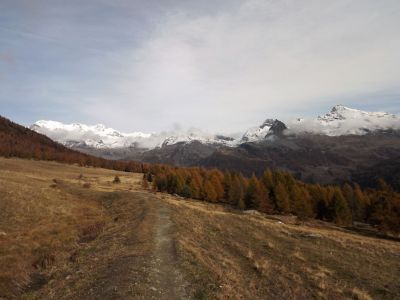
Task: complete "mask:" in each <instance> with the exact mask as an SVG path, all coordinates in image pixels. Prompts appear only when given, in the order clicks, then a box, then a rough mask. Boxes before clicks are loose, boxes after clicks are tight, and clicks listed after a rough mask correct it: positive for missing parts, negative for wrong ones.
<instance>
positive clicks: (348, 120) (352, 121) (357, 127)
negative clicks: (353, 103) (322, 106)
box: [288, 105, 400, 136]
mask: <svg viewBox="0 0 400 300" xmlns="http://www.w3.org/2000/svg"><path fill="white" fill-rule="evenodd" d="M288 127H289V132H295V133H302V132H303V133H314V134H323V135H328V136H340V135H364V134H367V133H370V132H374V131H378V130H390V129H393V130H399V129H400V117H398V116H396V115H393V114H389V113H386V112H366V111H362V110H357V109H353V108H349V107H346V106H343V105H336V106H334V107H333V108H332V109H331V111H330V112H329V113H327V114H325V115H323V116H319V117H318V118H316V119H306V118H304V119H296V120H295V121H292V122H288Z"/></svg>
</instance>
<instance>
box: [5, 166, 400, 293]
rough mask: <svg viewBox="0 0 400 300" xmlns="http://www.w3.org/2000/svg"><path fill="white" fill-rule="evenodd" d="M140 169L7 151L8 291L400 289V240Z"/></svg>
mask: <svg viewBox="0 0 400 300" xmlns="http://www.w3.org/2000/svg"><path fill="white" fill-rule="evenodd" d="M116 175H118V177H119V178H120V180H121V182H120V183H113V180H114V178H115V176H116ZM141 178H142V174H133V173H124V172H117V171H111V170H105V169H98V168H84V167H78V166H73V165H63V164H59V163H54V162H41V161H31V160H21V159H4V158H0V299H1V298H5V299H9V298H10V299H11V298H19V299H129V298H131V299H137V298H139V299H148V298H160V299H182V298H183V299H187V298H192V299H214V298H217V299H227V298H229V299H398V298H399V297H400V280H399V278H400V243H399V242H398V241H392V240H385V239H379V238H375V237H368V236H362V235H359V234H356V233H354V232H350V231H348V230H345V229H342V228H339V227H335V226H333V225H331V224H326V223H323V222H317V221H312V222H305V223H297V221H296V220H295V219H294V218H292V217H282V216H280V217H278V216H264V215H261V214H256V213H253V214H251V213H249V212H248V213H243V212H241V211H238V210H235V209H232V208H230V207H225V206H221V205H216V204H210V203H204V202H200V201H194V200H188V199H183V198H180V197H174V196H171V195H167V194H161V193H153V192H151V191H147V190H143V188H142V187H141Z"/></svg>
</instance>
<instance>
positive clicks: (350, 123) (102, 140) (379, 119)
mask: <svg viewBox="0 0 400 300" xmlns="http://www.w3.org/2000/svg"><path fill="white" fill-rule="evenodd" d="M30 128H31V129H33V130H35V131H36V132H39V133H42V134H44V135H46V136H48V137H50V138H51V139H53V140H55V141H57V142H59V143H62V144H64V145H66V146H68V147H91V148H96V149H117V148H129V147H131V148H132V147H133V148H142V149H154V148H157V147H164V146H169V145H174V144H178V143H191V142H193V141H198V142H200V143H202V144H213V145H223V146H228V147H235V146H237V145H239V144H242V143H247V142H258V141H264V140H270V141H272V140H274V139H275V137H277V136H282V135H285V134H293V133H294V134H304V133H311V134H322V135H328V136H340V135H364V134H367V133H369V132H374V131H377V130H388V129H394V130H400V117H398V116H396V115H393V114H389V113H384V112H366V111H361V110H357V109H352V108H348V107H345V106H343V105H337V106H334V107H333V108H332V109H331V111H330V112H329V113H327V114H325V115H323V116H319V117H317V118H314V119H312V118H311V119H310V118H298V119H295V120H292V121H287V122H286V123H283V122H281V121H279V120H277V119H267V120H265V121H264V122H263V123H262V124H261V125H260V126H257V127H252V128H250V129H248V130H247V131H246V132H245V133H244V134H243V135H242V137H240V138H236V139H234V138H231V137H226V136H221V135H215V134H208V133H204V132H202V131H199V130H190V131H187V132H162V133H143V132H132V133H122V132H119V131H117V130H115V129H112V128H107V127H105V126H104V125H101V124H98V125H93V126H88V125H84V124H79V123H73V124H63V123H60V122H55V121H43V120H42V121H37V122H36V123H35V124H33V125H32V126H31V127H30Z"/></svg>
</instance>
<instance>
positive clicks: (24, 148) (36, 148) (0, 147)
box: [0, 116, 146, 172]
mask: <svg viewBox="0 0 400 300" xmlns="http://www.w3.org/2000/svg"><path fill="white" fill-rule="evenodd" d="M0 156H4V157H19V158H27V159H39V160H50V161H57V162H62V163H68V164H78V165H80V166H92V167H99V168H105V169H112V170H119V171H127V172H143V171H144V170H145V168H146V166H145V165H143V164H141V163H138V162H134V161H113V160H106V159H102V158H98V157H94V156H91V155H87V154H83V153H81V152H78V151H73V150H71V149H68V148H66V147H64V146H63V145H61V144H58V143H56V142H54V141H52V140H51V139H49V138H48V137H46V136H44V135H41V134H39V133H37V132H34V131H32V130H30V129H28V128H25V127H23V126H21V125H18V124H16V123H13V122H11V121H10V120H8V119H6V118H3V117H1V116H0Z"/></svg>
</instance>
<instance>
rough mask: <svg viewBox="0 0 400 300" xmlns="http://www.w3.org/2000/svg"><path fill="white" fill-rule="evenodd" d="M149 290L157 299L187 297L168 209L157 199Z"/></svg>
mask: <svg viewBox="0 0 400 300" xmlns="http://www.w3.org/2000/svg"><path fill="white" fill-rule="evenodd" d="M157 206H158V208H157V223H156V232H155V237H154V238H155V245H154V250H153V256H152V259H151V267H152V269H151V273H150V278H151V282H152V283H153V286H152V287H150V290H151V291H152V292H154V293H153V295H152V296H153V297H154V298H157V299H188V298H189V296H188V293H187V287H188V285H187V283H186V282H185V280H184V278H183V276H182V273H181V271H180V269H179V267H178V259H177V256H176V249H175V243H174V238H173V234H174V233H173V223H172V221H171V219H170V209H169V208H168V207H167V206H166V205H165V203H161V202H160V201H159V200H158V205H157Z"/></svg>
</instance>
